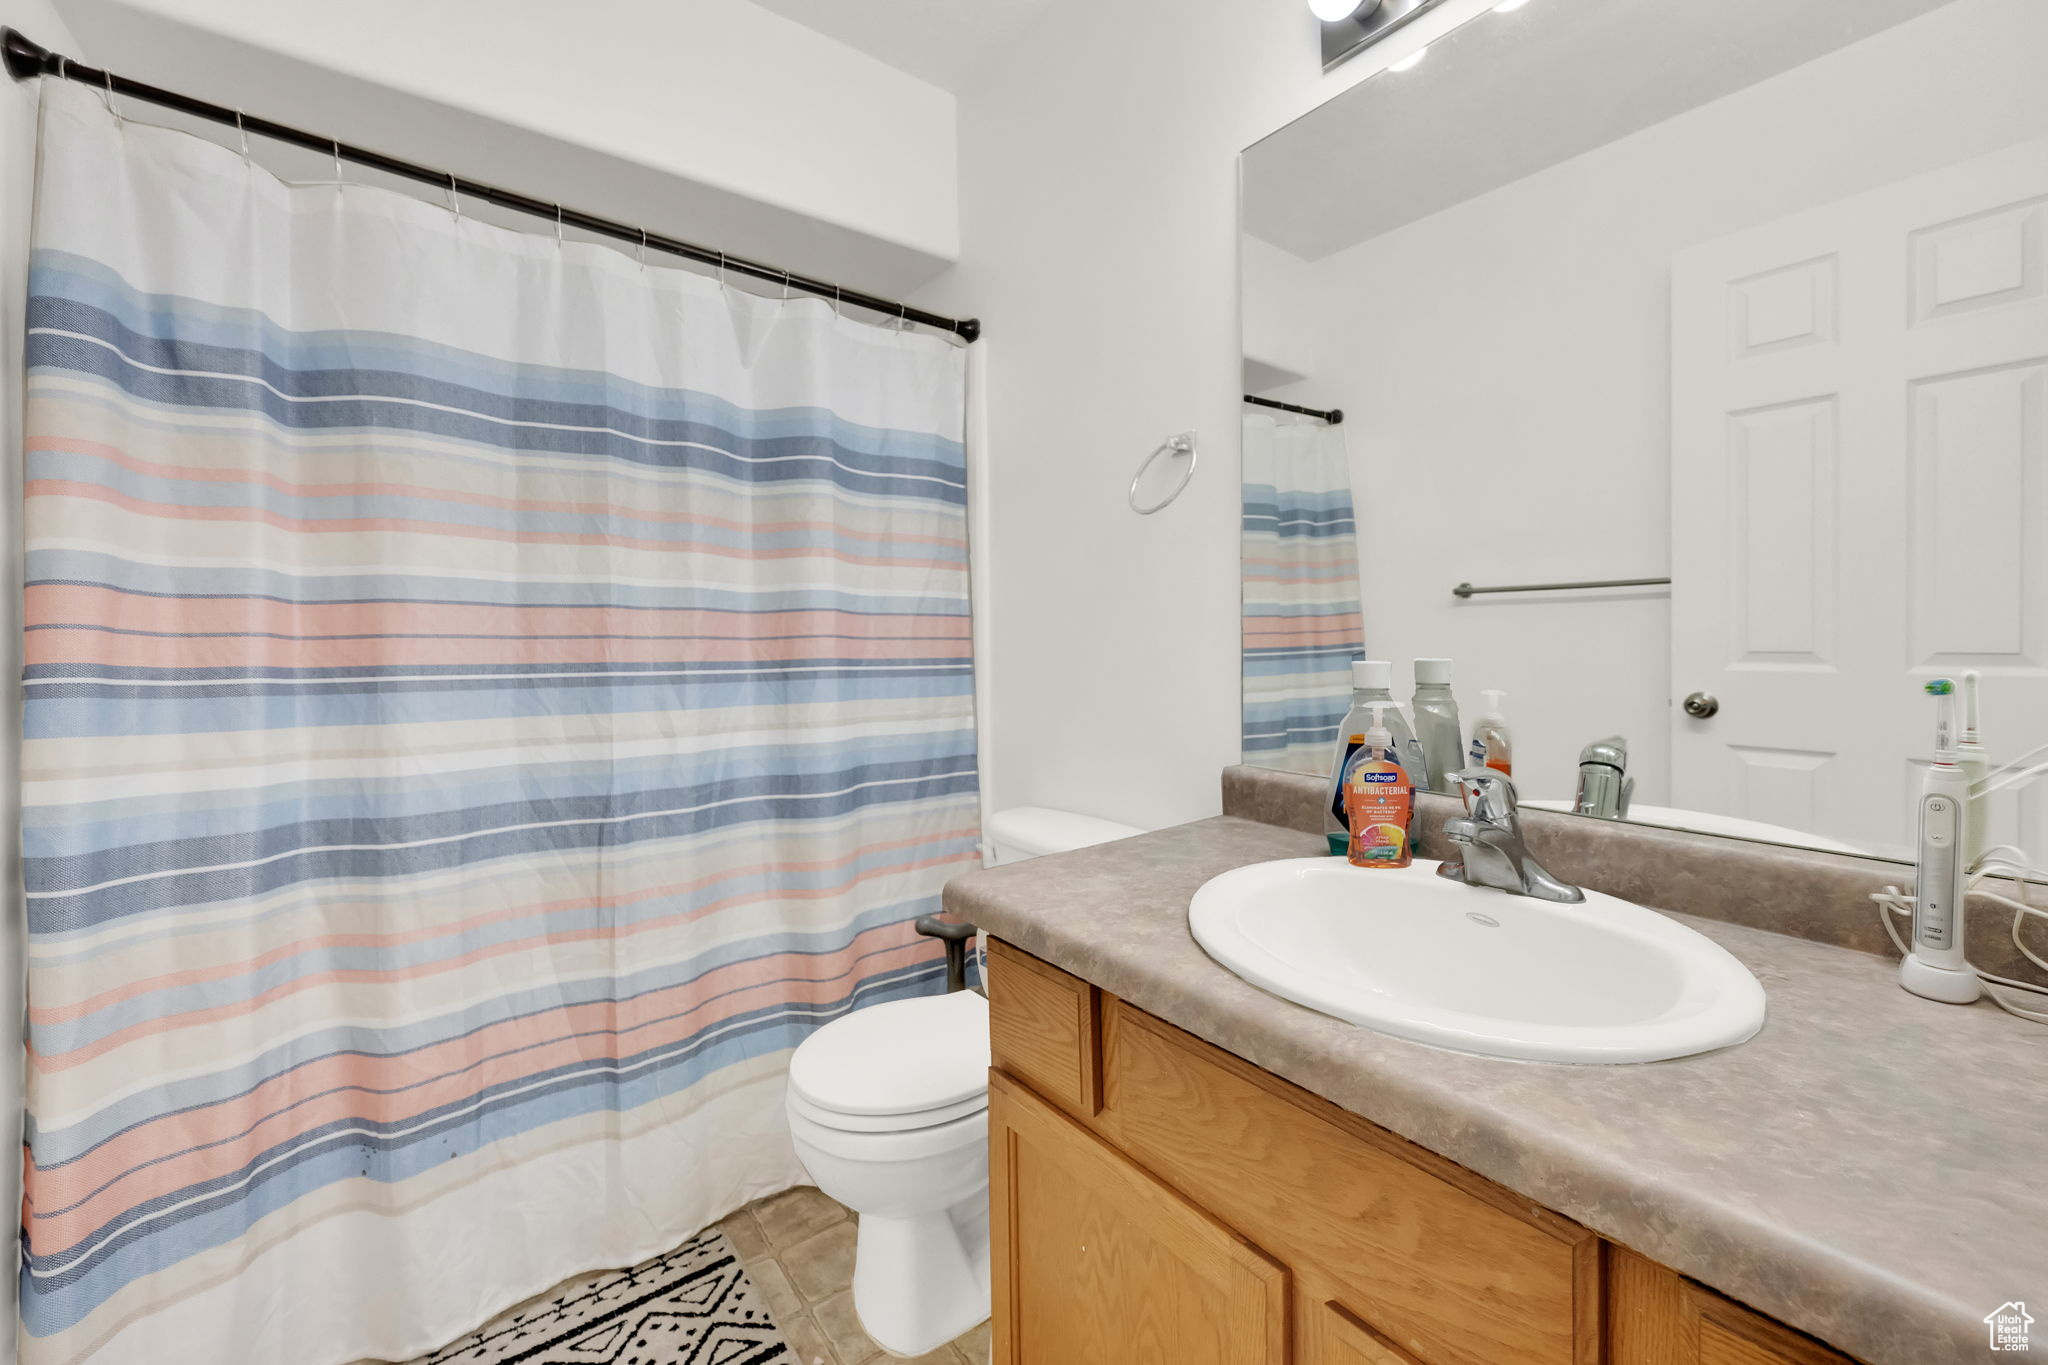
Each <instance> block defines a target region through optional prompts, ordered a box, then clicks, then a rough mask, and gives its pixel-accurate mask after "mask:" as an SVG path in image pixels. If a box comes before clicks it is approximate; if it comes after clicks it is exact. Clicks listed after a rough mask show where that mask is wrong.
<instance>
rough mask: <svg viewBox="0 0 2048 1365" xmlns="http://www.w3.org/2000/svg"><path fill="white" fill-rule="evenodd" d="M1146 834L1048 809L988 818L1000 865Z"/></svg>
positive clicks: (1012, 811) (991, 843)
mask: <svg viewBox="0 0 2048 1365" xmlns="http://www.w3.org/2000/svg"><path fill="white" fill-rule="evenodd" d="M1144 832H1145V831H1144V830H1142V829H1139V828H1137V827H1136V826H1134V825H1120V824H1118V823H1117V822H1116V821H1114V820H1098V819H1097V818H1096V817H1094V816H1092V815H1080V814H1077V813H1076V812H1074V811H1070V810H1053V809H1051V808H1050V807H1047V806H1012V807H1010V809H1008V810H999V811H997V812H996V813H995V814H994V815H991V816H990V817H989V818H988V842H989V847H990V848H991V849H992V850H993V851H994V853H995V861H996V863H997V864H998V865H1000V864H1003V863H1016V862H1022V861H1023V860H1024V859H1026V858H1036V857H1039V856H1040V855H1041V854H1046V853H1067V852H1071V851H1072V850H1074V849H1077V848H1087V847H1089V846H1090V845H1093V844H1106V843H1108V842H1110V841H1111V840H1112V839H1128V838H1130V837H1131V836H1132V835H1134V834H1143V833H1144Z"/></svg>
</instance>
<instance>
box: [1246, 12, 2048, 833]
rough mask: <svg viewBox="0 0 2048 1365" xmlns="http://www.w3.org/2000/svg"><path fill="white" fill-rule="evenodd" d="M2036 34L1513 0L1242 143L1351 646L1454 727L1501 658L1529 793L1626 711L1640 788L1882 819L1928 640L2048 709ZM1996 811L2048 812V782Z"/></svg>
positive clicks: (1259, 359)
mask: <svg viewBox="0 0 2048 1365" xmlns="http://www.w3.org/2000/svg"><path fill="white" fill-rule="evenodd" d="M2044 52H2048V4H2043V3H2041V2H2040V0H1808V2H1804V3H1801V4H1797V5H1785V4H1770V3H1750V2H1749V0H1743V3H1740V4H1738V5H1736V6H1734V7H1733V8H1732V9H1731V8H1730V7H1728V6H1700V5H1645V4H1641V3H1640V2H1639V0H1570V2H1569V3H1559V2H1554V0H1530V3H1528V4H1525V5H1523V6H1521V7H1520V8H1518V9H1516V10H1514V11H1513V12H1512V13H1508V14H1495V13H1487V14H1482V15H1481V16H1480V17H1478V18H1477V19H1475V20H1473V21H1472V22H1471V23H1469V24H1467V25H1465V26H1464V27H1462V28H1460V29H1458V30H1457V31H1456V32H1454V33H1452V34H1451V35H1449V36H1447V37H1446V38H1443V39H1440V40H1438V41H1437V42H1436V43H1435V44H1434V45H1433V46H1432V49H1431V52H1430V56H1429V59H1428V60H1427V61H1426V62H1423V63H1421V64H1420V65H1418V66H1416V67H1414V68H1413V69H1412V70H1407V71H1400V72H1391V71H1390V72H1384V73H1381V74H1379V75H1376V76H1374V77H1372V78H1371V79H1370V80H1367V81H1364V82H1362V83H1360V84H1359V85H1357V86H1355V87H1354V88H1352V89H1351V90H1349V91H1347V92H1345V93H1344V94H1343V95H1340V96H1338V97H1337V98H1335V99H1333V100H1331V101H1329V102H1328V103H1326V104H1324V105H1322V106H1321V107H1319V108H1318V109H1316V110H1314V111H1313V112H1311V113H1310V114H1308V115H1306V116H1304V117H1303V118H1302V119H1300V120H1298V121H1297V122H1295V123H1294V124H1291V125H1289V126H1288V127H1286V128H1284V129H1282V130H1280V131H1279V132H1277V133H1275V134H1273V135H1272V136H1270V137H1268V138H1266V139H1265V140H1263V141H1262V142H1260V143H1259V144H1257V145H1256V146H1254V147H1252V148H1250V149H1248V150H1247V151H1246V153H1245V155H1244V158H1243V164H1242V175H1241V179H1242V185H1243V199H1242V203H1243V238H1242V241H1243V250H1242V255H1241V276H1242V281H1243V321H1244V361H1245V363H1244V375H1243V382H1244V385H1245V390H1244V391H1245V392H1246V393H1247V394H1250V395H1256V396H1262V397H1267V398H1273V399H1280V400H1284V401H1287V402H1291V403H1294V404H1297V405H1301V406H1306V407H1310V408H1317V409H1326V408H1341V409H1342V410H1343V412H1344V423H1343V434H1344V442H1345V446H1346V447H1347V457H1346V458H1347V459H1348V463H1349V471H1350V484H1351V488H1352V494H1353V498H1354V505H1355V517H1356V527H1357V553H1358V559H1359V563H1360V566H1361V567H1360V575H1359V585H1358V593H1357V600H1358V601H1359V603H1360V616H1361V625H1362V631H1363V649H1364V652H1365V653H1366V654H1367V655H1368V656H1369V657H1372V658H1379V659H1386V660H1389V661H1390V662H1391V664H1392V666H1393V669H1392V671H1393V675H1394V680H1395V681H1394V692H1395V695H1396V696H1397V697H1399V698H1400V699H1402V700H1404V701H1405V700H1406V699H1407V698H1408V697H1409V695H1410V693H1411V692H1412V689H1413V674H1412V671H1411V669H1412V661H1413V660H1414V659H1416V658H1418V657H1431V658H1438V657H1448V658H1450V659H1452V660H1454V664H1453V668H1452V686H1453V688H1454V690H1455V692H1456V694H1457V700H1458V703H1459V708H1460V711H1461V713H1462V716H1461V718H1462V720H1463V722H1464V729H1465V731H1466V732H1467V733H1468V734H1469V732H1470V730H1471V728H1472V724H1473V722H1474V721H1475V720H1476V719H1477V718H1478V715H1479V713H1480V712H1481V711H1482V710H1483V709H1484V708H1483V706H1482V703H1481V691H1482V689H1500V690H1501V691H1504V692H1505V693H1506V694H1507V702H1506V706H1505V713H1506V717H1507V723H1508V727H1509V730H1510V732H1511V734H1512V737H1513V743H1514V755H1515V771H1514V779H1515V782H1516V785H1517V787H1518V788H1519V789H1520V794H1521V796H1522V797H1523V800H1524V803H1525V804H1529V805H1537V806H1542V805H1550V806H1552V807H1555V808H1564V809H1569V808H1570V807H1571V806H1572V805H1573V803H1574V799H1575V797H1576V796H1577V795H1578V794H1579V791H1580V787H1581V780H1580V779H1581V772H1580V756H1581V753H1582V751H1585V750H1587V749H1588V747H1589V746H1590V745H1593V744H1595V743H1596V742H1598V741H1602V740H1605V739H1608V738H1609V737H1615V736H1618V737H1620V738H1621V739H1623V740H1625V742H1626V748H1627V755H1628V758H1627V767H1628V776H1630V777H1632V778H1633V779H1634V781H1635V788H1634V800H1633V804H1632V805H1631V806H1630V807H1629V810H1628V818H1630V819H1634V820H1644V821H1652V822H1656V823H1662V824H1670V825H1677V826H1681V827H1687V828H1693V829H1700V830H1706V831H1709V832H1715V833H1724V834H1732V835H1736V836H1738V837H1749V838H1764V839H1770V840H1775V841H1778V842H1788V843H1801V844H1806V845H1809V846H1813V847H1820V848H1833V849H1844V848H1846V849H1851V850H1858V851H1866V852H1873V853H1878V854H1881V855H1885V856H1895V857H1896V856H1900V855H1902V854H1904V853H1905V852H1906V846H1907V844H1908V841H1909V838H1910V829H1911V826H1910V820H1909V813H1910V810H1911V800H1910V798H1911V795H1912V793H1913V791H1914V790H1915V788H1916V786H1917V783H1918V780H1919V774H1920V772H1921V771H1922V765H1924V764H1925V763H1926V761H1927V760H1928V759H1929V758H1930V757H1931V754H1932V750H1933V743H1934V720H1935V715H1934V707H1933V704H1932V703H1931V702H1930V701H1929V700H1928V698H1927V697H1926V695H1925V693H1924V691H1923V688H1924V686H1925V684H1926V683H1927V682H1928V681H1929V680H1930V679H1932V678H1935V677H1937V676H1949V677H1956V678H1960V676H1961V675H1962V673H1963V672H1964V671H1965V670H1975V671H1976V672H1977V673H1978V674H1979V675H1980V676H1981V684H1982V696H1983V706H1984V719H1985V725H1986V736H1987V742H1988V745H1989V747H1990V750H1991V756H1992V760H1993V762H1994V763H1997V762H2000V761H2002V760H2004V759H2006V758H2011V757H2015V756H2017V755H2018V754H2020V753H2022V752H2024V751H2026V750H2028V749H2031V748H2033V747H2035V746H2036V745H2039V744H2042V743H2044V742H2048V704H2044V703H2048V549H2044V548H2043V547H2048V80H2044V79H2043V78H2042V54H2043V53H2044ZM1249 554H1250V552H1249V551H1247V555H1248V556H1249ZM1252 570H1253V566H1252V565H1251V564H1250V561H1249V557H1248V559H1247V575H1246V580H1245V582H1246V601H1247V603H1250V602H1251V601H1252V600H1253V598H1254V580H1253V577H1252ZM1645 578H1651V579H1655V578H1669V579H1671V580H1672V582H1671V585H1670V586H1669V587H1662V586H1656V585H1654V584H1653V585H1643V584H1640V583H1636V584H1631V585H1629V586H1614V587H1591V588H1584V587H1576V586H1566V587H1563V588H1558V587H1554V586H1553V587H1550V588H1546V589H1545V590H1542V591H1520V589H1526V588H1529V587H1531V586H1532V585H1560V584H1562V585H1577V584H1585V583H1594V584H1599V583H1606V582H1611V581H1614V580H1640V579H1645ZM1460 584H1475V585H1479V587H1480V588H1481V589H1482V591H1480V592H1478V593H1476V594H1474V595H1472V596H1469V597H1459V596H1455V595H1454V594H1453V591H1452V590H1453V588H1454V587H1456V586H1457V585H1460ZM1486 588H1501V589H1508V591H1501V592H1486V591H1484V589H1486ZM1263 628H1264V629H1266V630H1268V631H1269V632H1270V631H1272V630H1274V629H1278V630H1279V631H1280V633H1281V634H1285V633H1287V631H1288V630H1290V629H1293V630H1296V631H1297V633H1298V629H1299V627H1298V625H1297V626H1295V627H1282V626H1279V625H1278V623H1276V622H1273V621H1267V622H1265V623H1263ZM1250 638H1251V635H1250V628H1249V625H1248V631H1247V639H1248V641H1249V640H1250ZM1272 638H1274V639H1277V638H1279V637H1278V635H1273V636H1272ZM1246 657H1247V663H1246V670H1247V672H1246V679H1247V682H1246V727H1247V734H1250V733H1251V730H1252V728H1253V722H1254V694H1255V687H1254V681H1253V676H1252V671H1253V664H1252V658H1253V656H1252V655H1251V654H1250V653H1248V654H1247V656H1246ZM1319 662H1320V664H1321V665H1322V671H1321V678H1322V680H1323V683H1324V684H1326V685H1328V687H1329V689H1330V692H1329V695H1327V696H1325V697H1323V698H1322V699H1321V702H1320V705H1321V707H1322V709H1323V710H1324V711H1327V712H1329V713H1330V714H1339V713H1341V710H1342V707H1343V702H1344V701H1345V700H1346V698H1345V697H1344V696H1343V692H1344V691H1345V689H1344V687H1343V681H1342V673H1343V670H1342V669H1341V668H1340V667H1338V660H1337V659H1336V658H1335V657H1334V656H1332V657H1325V658H1322V659H1321V660H1320V661H1319ZM1695 694H1697V700H1696V702H1695V709H1696V710H1698V711H1699V712H1701V713H1702V714H1699V715H1693V714H1688V712H1687V711H1686V709H1685V706H1684V703H1685V702H1686V700H1687V699H1688V698H1691V697H1694V696H1695ZM1294 737H1295V736H1291V737H1290V738H1294ZM1317 747H1318V746H1317V745H1316V744H1314V743H1309V744H1307V745H1302V744H1296V743H1290V744H1288V745H1287V754H1286V757H1285V758H1284V759H1278V758H1272V757H1260V756H1258V755H1257V754H1255V753H1253V752H1252V751H1251V749H1250V746H1249V745H1248V746H1247V761H1251V762H1280V763H1284V764H1285V765H1286V766H1290V767H1294V768H1297V769H1304V770H1318V769H1320V770H1325V771H1326V770H1327V767H1328V762H1329V757H1330V755H1329V754H1328V753H1325V754H1322V755H1319V754H1318V753H1317V752H1316V750H1317ZM1987 816H1988V819H1989V824H1990V837H1991V839H1992V840H1993V841H1995V842H2003V841H2017V842H2019V843H2022V844H2031V845H2033V846H2035V847H2040V846H2042V845H2043V844H2044V837H2043V836H2048V783H2044V784H2041V785H2037V786H2035V787H2034V788H2031V789H2022V790H2016V791H2013V792H2006V793H2002V794H2000V795H1999V796H1998V797H1996V798H1994V799H1993V800H1991V801H1989V802H1987Z"/></svg>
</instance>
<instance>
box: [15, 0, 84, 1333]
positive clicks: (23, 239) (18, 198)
mask: <svg viewBox="0 0 2048 1365" xmlns="http://www.w3.org/2000/svg"><path fill="white" fill-rule="evenodd" d="M0 25H5V26H7V27H9V28H18V29H20V30H21V31H22V32H24V33H30V34H36V35H41V34H50V35H52V36H51V37H48V38H44V37H41V36H38V37H37V41H38V42H43V43H51V44H55V43H59V42H61V43H66V44H72V43H74V41H75V40H74V39H73V37H72V35H71V33H70V32H69V30H67V29H66V28H65V27H64V24H63V22H62V21H61V20H59V19H58V17H57V15H56V13H55V11H53V10H52V9H51V8H50V5H49V0H0ZM35 167H36V86H35V84H34V83H33V82H30V83H28V84H26V85H17V84H15V83H14V82H13V81H11V80H8V79H6V78H5V77H0V466H4V468H5V471H6V472H5V475H4V476H0V485H4V487H5V488H6V493H5V495H4V496H0V543H4V544H5V546H6V550H5V553H4V555H0V564H4V565H5V570H4V583H0V677H5V678H7V679H10V680H16V679H19V678H20V677H21V577H22V575H21V377H22V376H21V365H22V356H21V346H22V332H23V328H24V327H25V325H26V323H25V320H24V317H23V309H24V306H25V305H26V303H27V299H28V275H27V271H28V237H29V214H30V209H31V206H32V204H33V192H34V187H35ZM0 696H4V697H5V701H4V702H0V771H4V773H5V774H6V776H5V778H4V779H0V867H4V868H5V872H4V874H0V878H4V890H0V907H4V909H0V1021H4V1023H0V1030H4V1041H0V1097H4V1098H0V1115H4V1118H0V1133H4V1134H5V1135H6V1136H5V1140H6V1141H7V1142H8V1143H10V1144H11V1143H14V1142H17V1141H19V1138H20V1133H21V1103H20V1098H19V1097H20V1095H21V1083H22V1051H21V1046H20V1044H19V1041H18V1039H19V1036H20V1026H21V1016H22V990H21V981H22V971H23V968H24V966H25V965H26V959H25V956H24V952H23V949H24V947H25V944H24V942H23V935H24V933H25V932H26V929H25V926H24V924H23V921H22V898H21V787H20V784H19V783H18V782H17V781H16V780H15V777H16V774H17V773H18V772H19V770H20V765H21V744H20V738H21V689H20V688H19V687H18V686H16V685H15V683H14V682H13V681H10V682H9V683H8V684H7V685H6V686H5V687H4V689H0ZM20 1207H21V1163H20V1162H19V1161H17V1160H11V1159H10V1160H8V1161H6V1162H0V1208H6V1209H19V1208H20ZM8 1240H9V1244H10V1247H9V1251H8V1253H7V1259H6V1263H5V1266H4V1270H5V1273H4V1274H0V1281H4V1282H5V1283H4V1285H0V1323H11V1322H12V1320H13V1318H14V1310H15V1297H16V1294H17V1292H18V1290H17V1285H16V1280H15V1273H14V1270H15V1264H16V1259H17V1252H18V1249H19V1240H18V1239H17V1238H9V1239H8ZM13 1360H14V1329H13V1328H12V1327H11V1326H9V1327H6V1328H5V1329H4V1330H0V1365H11V1363H12V1361H13Z"/></svg>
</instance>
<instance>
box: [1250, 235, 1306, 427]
mask: <svg viewBox="0 0 2048 1365" xmlns="http://www.w3.org/2000/svg"><path fill="white" fill-rule="evenodd" d="M1238 246H1239V257H1238V270H1239V272H1240V275H1241V278H1242V282H1243V285H1242V289H1241V290H1240V299H1241V303H1240V307H1241V309H1242V318H1241V321H1240V326H1241V330H1242V331H1243V334H1244V360H1245V366H1244V369H1245V391H1246V392H1247V393H1257V394H1263V395H1264V396H1266V397H1268V398H1273V397H1279V398H1283V399H1285V401H1289V402H1294V401H1300V402H1301V403H1302V404H1303V405H1304V406H1308V407H1313V406H1315V404H1314V402H1313V401H1312V400H1310V399H1307V398H1302V399H1298V400H1297V399H1294V398H1289V397H1287V395H1285V394H1281V393H1279V392H1277V390H1279V389H1281V388H1287V387H1291V386H1292V385H1295V384H1297V383H1298V382H1299V381H1300V380H1301V379H1303V378H1306V377H1307V376H1308V374H1309V372H1310V371H1311V370H1312V369H1314V368H1315V365H1316V361H1317V359H1318V352H1319V350H1320V349H1321V347H1322V345H1323V343H1324V340H1325V338H1324V335H1323V334H1324V332H1325V331H1326V330H1327V328H1326V326H1325V319H1326V317H1327V314H1328V307H1327V305H1326V304H1325V303H1324V301H1323V298H1322V295H1321V289H1322V288H1323V284H1322V281H1321V279H1320V277H1319V275H1318V273H1317V272H1316V270H1315V269H1314V268H1313V267H1311V266H1310V265H1309V263H1308V262H1307V261H1304V260H1302V259H1301V257H1299V256H1296V255H1294V254H1293V253H1292V252H1290V251H1286V250H1284V249H1282V248H1280V247H1277V246H1274V245H1273V244H1272V243H1271V242H1267V241H1263V240H1261V239H1260V238H1257V237H1250V236H1246V237H1242V238H1240V239H1239V242H1238Z"/></svg>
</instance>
